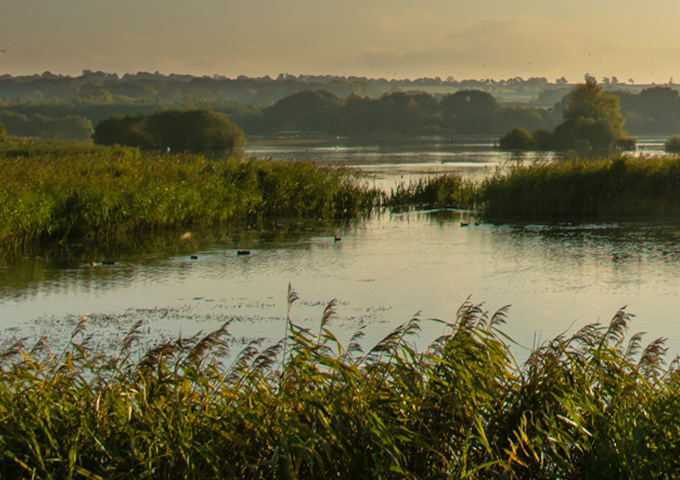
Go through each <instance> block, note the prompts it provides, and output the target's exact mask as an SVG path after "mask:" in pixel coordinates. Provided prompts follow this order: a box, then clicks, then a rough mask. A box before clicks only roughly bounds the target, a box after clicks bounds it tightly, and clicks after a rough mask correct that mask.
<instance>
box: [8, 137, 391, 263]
mask: <svg viewBox="0 0 680 480" xmlns="http://www.w3.org/2000/svg"><path fill="white" fill-rule="evenodd" d="M0 171H2V175H1V176H0V245H1V246H3V247H5V248H10V249H11V248H14V249H20V248H23V247H25V246H27V245H31V244H35V243H36V242H38V241H43V240H68V239H73V238H85V239H86V240H89V241H102V242H105V241H108V240H114V239H116V238H117V237H122V236H125V235H130V234H136V233H140V232H148V231H156V230H160V229H164V228H168V227H180V226H182V227H184V226H208V225H212V224H216V223H220V222H225V221H232V220H247V219H253V218H262V217H267V216H286V217H297V218H339V217H353V216H357V215H360V214H362V213H365V212H369V211H370V210H371V208H372V207H373V205H374V203H376V202H378V201H379V200H380V194H379V192H377V191H375V190H374V189H372V188H370V187H369V186H368V185H367V183H366V182H364V181H363V180H362V179H361V178H360V177H359V175H358V174H357V173H355V172H353V171H350V170H347V169H343V168H326V167H319V166H315V165H314V164H312V163H310V162H271V161H266V160H258V159H247V160H237V159H219V160H214V159H206V158H204V157H203V156H200V155H189V154H187V155H149V154H140V153H139V152H138V151H137V150H134V149H116V148H111V149H106V148H98V149H97V150H93V151H84V152H82V153H78V152H75V153H72V154H69V155H61V154H51V153H38V154H32V155H27V156H18V157H13V156H2V155H0Z"/></svg>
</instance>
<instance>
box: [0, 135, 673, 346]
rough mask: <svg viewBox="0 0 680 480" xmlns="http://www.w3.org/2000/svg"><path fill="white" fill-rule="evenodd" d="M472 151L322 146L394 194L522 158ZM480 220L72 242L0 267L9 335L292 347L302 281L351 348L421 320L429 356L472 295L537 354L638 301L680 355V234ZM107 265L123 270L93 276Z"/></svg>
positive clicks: (640, 318)
mask: <svg viewBox="0 0 680 480" xmlns="http://www.w3.org/2000/svg"><path fill="white" fill-rule="evenodd" d="M470 145H472V146H470V147H461V146H460V145H458V146H453V147H451V146H448V145H447V146H445V148H442V149H439V150H438V149H435V148H431V147H432V146H430V147H428V148H429V149H425V152H423V151H422V150H421V151H419V150H418V149H417V148H413V149H410V150H407V151H406V150H403V149H402V150H401V151H400V149H399V148H398V147H390V148H382V149H380V148H377V147H365V146H364V147H361V146H349V147H339V148H338V149H337V150H336V149H335V147H334V146H333V147H332V149H328V147H321V148H326V149H327V150H326V151H327V154H328V155H327V157H323V158H322V159H321V160H320V161H322V162H329V163H343V162H344V163H346V164H352V165H359V166H361V168H362V169H364V170H366V171H369V172H371V173H374V174H375V175H376V182H383V183H387V182H393V181H395V180H396V179H401V175H404V176H405V177H410V176H413V177H417V176H418V175H426V174H430V173H432V172H433V171H438V170H436V169H450V170H451V171H462V172H464V173H465V172H467V173H466V174H468V175H470V176H475V175H477V176H479V175H483V174H484V173H483V172H484V168H485V167H486V169H487V170H488V169H489V168H491V167H493V168H495V166H496V165H502V164H503V162H511V161H517V159H515V158H513V157H512V156H509V154H505V153H501V152H498V151H496V150H494V149H493V148H491V147H490V145H489V144H488V143H487V144H486V146H484V145H477V144H470ZM260 148H264V147H260ZM267 148H268V150H267V151H268V152H269V154H268V155H264V156H270V157H274V158H275V159H279V160H283V159H284V158H285V157H284V155H293V154H294V152H293V147H289V148H287V149H286V148H284V149H282V148H280V147H277V148H278V150H277V152H278V153H275V152H274V150H275V148H274V147H267ZM341 148H348V149H354V150H351V151H352V152H354V153H352V154H350V153H346V152H343V151H342V149H341ZM465 148H468V149H469V150H470V152H468V153H469V154H465ZM457 149H458V150H457ZM307 150H309V149H307ZM440 150H443V151H440ZM648 150H649V149H648ZM485 152H486V153H485ZM259 153H260V154H261V152H259ZM301 154H302V151H300V150H299V151H298V154H297V158H300V156H301ZM314 154H315V155H317V154H318V152H315V153H314ZM310 155H311V154H310ZM372 157H375V158H374V160H375V161H370V158H372ZM440 157H446V161H445V162H444V163H442V162H441V160H440ZM342 159H344V160H342ZM418 159H420V160H421V161H420V162H419V161H418ZM433 159H434V160H433ZM455 159H458V161H455ZM400 160H403V162H400ZM461 165H462V166H461ZM466 169H469V170H466ZM395 172H396V173H395ZM402 172H403V173H402ZM471 220H472V221H471ZM462 221H465V222H466V223H467V222H470V225H469V226H467V227H462V226H461V222H462ZM480 223H481V224H480V225H479V226H475V225H474V219H472V218H471V213H470V212H462V211H438V212H412V213H410V214H403V215H390V214H384V215H379V216H375V217H374V218H372V219H369V220H366V221H357V222H352V223H343V224H334V223H328V222H321V221H318V222H316V221H309V222H297V221H284V220H279V221H275V222H273V223H271V224H268V225H264V226H263V227H262V228H261V229H256V230H252V229H250V230H249V229H244V228H239V227H232V228H228V229H223V230H219V231H218V230H206V231H199V232H192V236H191V238H190V239H189V240H186V239H185V240H180V236H182V235H183V234H184V233H186V232H173V233H171V234H168V237H167V238H165V239H160V240H159V238H154V239H152V240H150V241H149V242H148V243H143V244H142V246H141V247H138V248H134V249H131V250H119V251H114V252H105V253H103V252H96V251H94V250H91V249H88V248H87V246H79V245H72V246H70V250H69V251H68V252H66V253H65V252H64V251H59V252H58V254H55V253H54V252H52V253H50V252H46V254H45V256H43V257H41V258H27V259H23V260H20V261H16V262H12V263H11V264H5V265H2V266H0V271H1V272H2V275H1V276H0V339H1V340H4V341H9V340H10V339H13V338H17V337H21V336H39V335H47V336H48V337H49V340H50V341H53V342H55V343H59V342H61V343H63V342H64V341H65V339H66V338H67V336H68V334H69V333H70V331H71V330H72V329H73V327H74V325H75V323H76V322H77V321H78V320H79V319H80V318H81V317H82V316H83V315H85V314H87V315H88V320H87V322H88V324H89V325H90V327H89V331H90V332H91V333H93V334H95V337H96V339H97V340H98V341H101V342H102V343H103V344H105V345H113V346H115V345H116V344H117V343H119V342H120V339H121V336H122V335H123V333H124V331H125V330H126V329H128V328H129V327H130V326H131V325H132V324H133V323H134V321H136V320H138V319H143V320H145V322H146V323H145V333H146V334H147V336H146V341H147V342H150V343H151V342H154V341H157V340H158V339H159V337H163V336H165V337H174V336H176V335H179V334H182V335H184V336H186V335H192V334H194V333H196V332H198V331H199V330H203V331H210V330H212V329H214V328H217V327H219V326H220V325H221V324H222V323H223V322H224V321H231V322H232V323H231V325H230V327H229V331H230V332H231V333H232V335H233V337H234V339H235V342H236V343H237V344H241V343H244V342H246V341H248V340H249V339H252V338H257V337H264V338H267V339H270V340H278V339H279V338H280V337H282V335H283V332H284V319H285V317H286V314H287V312H286V310H287V305H286V294H287V288H288V285H289V284H291V285H292V286H293V288H294V289H295V290H296V291H297V292H298V294H299V296H300V301H299V302H297V303H296V304H295V305H294V307H293V309H292V311H291V317H292V319H293V320H294V321H296V322H298V323H301V324H303V325H306V326H309V327H310V328H318V320H319V319H320V317H321V314H322V311H323V308H324V306H325V305H326V304H327V302H329V301H330V300H331V299H337V306H336V311H337V317H338V318H337V319H336V320H335V321H334V323H333V330H334V331H335V332H336V333H337V334H338V336H339V337H340V338H341V339H342V340H346V339H347V338H349V336H350V335H351V334H352V333H353V332H354V331H355V330H356V329H357V328H359V327H360V326H362V325H363V328H364V329H365V332H366V337H365V341H364V345H365V346H370V345H371V344H373V343H375V342H377V341H378V340H379V339H380V338H381V337H382V336H384V335H386V334H387V333H389V331H390V330H391V329H392V328H394V327H396V326H397V325H399V324H400V323H403V322H405V321H407V320H408V319H410V318H411V317H412V316H413V315H415V314H417V313H418V314H419V316H420V317H421V318H422V319H423V320H424V321H423V324H422V328H423V332H422V336H421V340H420V343H419V348H424V347H425V345H427V343H429V341H431V340H432V339H433V338H435V337H436V336H437V335H438V334H440V333H441V332H442V327H441V325H440V324H437V323H434V322H428V321H426V319H429V318H440V319H443V320H448V321H452V320H453V319H454V318H455V312H456V310H457V309H458V308H459V307H460V305H461V304H462V303H463V302H465V301H466V299H468V298H470V300H471V301H472V302H475V303H479V302H484V305H485V308H486V309H488V310H489V311H491V312H493V311H495V310H497V309H499V308H501V307H503V306H505V305H512V306H511V308H510V310H509V316H508V324H507V327H506V329H505V330H506V332H507V333H508V334H509V335H511V336H512V337H513V338H514V339H515V340H516V341H517V342H518V343H519V344H521V345H524V346H527V347H531V346H532V345H534V344H536V343H539V342H541V341H545V340H547V339H551V338H553V337H554V336H556V335H558V334H560V333H563V332H566V333H572V332H574V331H575V330H576V329H578V328H580V327H582V326H584V325H586V324H588V323H591V322H596V321H601V322H608V321H609V319H610V318H611V317H612V316H613V315H614V314H615V313H616V311H617V310H618V309H619V308H621V307H623V306H625V305H627V307H626V310H627V311H628V312H631V313H633V314H635V315H636V316H637V317H636V319H635V320H634V321H633V323H632V325H631V330H632V331H646V332H648V335H647V339H648V340H651V339H653V338H656V337H659V336H665V337H668V346H669V348H670V351H671V353H672V354H676V353H680V335H679V334H677V333H676V332H677V330H676V329H675V327H676V326H677V325H678V320H677V318H676V315H677V313H676V312H678V311H680V288H679V287H680V243H679V242H678V239H679V236H680V223H675V222H672V221H664V222H661V223H653V222H628V223H611V222H610V223H607V222H600V223H595V224H578V223H575V224H570V223H565V224H545V223H544V224H518V223H510V224H491V223H485V222H483V221H482V222H480ZM335 236H338V237H341V240H340V241H335V239H334V237H335ZM185 238H186V236H185ZM238 250H249V251H250V254H249V255H238V254H237V252H238ZM140 252H141V253H140ZM192 255H195V256H197V257H198V258H197V259H192V258H191V256H192ZM107 257H110V258H113V259H114V260H115V262H116V264H115V265H112V266H103V265H96V266H94V267H93V266H91V265H90V263H91V262H93V261H94V262H101V260H103V259H104V258H107ZM237 347H238V345H237ZM517 351H518V355H519V356H520V357H521V356H522V355H523V353H522V349H517Z"/></svg>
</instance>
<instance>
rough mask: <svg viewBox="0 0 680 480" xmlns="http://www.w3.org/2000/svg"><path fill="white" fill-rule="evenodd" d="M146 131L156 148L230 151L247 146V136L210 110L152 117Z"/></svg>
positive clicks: (147, 120)
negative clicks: (245, 137) (245, 144)
mask: <svg viewBox="0 0 680 480" xmlns="http://www.w3.org/2000/svg"><path fill="white" fill-rule="evenodd" d="M144 130H145V131H146V132H148V133H149V134H150V135H151V138H152V139H153V143H154V145H155V146H157V147H160V148H168V147H169V148H170V149H171V150H227V151H230V152H233V151H235V150H237V149H239V148H241V147H242V146H243V144H244V143H245V139H244V137H243V132H242V131H241V129H240V128H238V127H237V126H236V125H234V124H233V123H231V122H230V121H229V119H228V118H227V117H225V116H224V115H220V114H218V113H214V112H211V111H210V110H204V109H198V110H163V111H160V112H155V113H152V114H151V115H149V116H148V117H147V119H146V121H145V122H144Z"/></svg>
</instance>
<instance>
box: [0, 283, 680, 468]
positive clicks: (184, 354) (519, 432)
mask: <svg viewBox="0 0 680 480" xmlns="http://www.w3.org/2000/svg"><path fill="white" fill-rule="evenodd" d="M296 298H297V297H296V295H295V292H294V291H290V292H289V312H290V305H292V303H293V302H294V301H295V300H296ZM333 307H334V304H333V302H331V303H330V304H329V305H328V306H327V308H326V310H325V312H324V315H323V318H322V319H321V322H320V326H319V328H318V330H317V331H314V332H312V331H309V330H306V329H303V328H300V327H298V326H296V325H295V324H294V323H293V322H291V320H290V318H289V319H288V320H287V327H286V337H285V338H284V339H283V340H282V341H281V342H279V343H277V344H275V345H273V346H270V347H268V348H264V347H263V346H261V343H260V342H259V341H254V342H252V343H251V344H250V345H248V346H246V347H245V348H244V349H243V350H242V351H241V352H240V353H239V354H238V355H237V356H236V358H235V360H233V361H232V362H230V364H229V365H225V364H224V363H223V362H224V361H225V359H226V358H227V356H228V355H229V353H228V352H227V345H228V342H227V339H228V338H229V334H228V330H227V329H228V325H225V326H224V327H222V328H221V329H219V330H217V331H215V332H213V333H211V334H209V335H206V336H204V337H195V338H190V339H178V340H177V341H175V342H169V343H165V344H161V345H158V346H157V347H155V348H152V349H151V350H149V351H147V352H146V353H145V354H144V355H143V356H141V358H139V359H138V360H135V356H134V355H133V354H132V352H133V351H134V350H135V342H136V341H137V338H138V336H139V332H140V331H141V328H142V325H141V323H140V324H137V325H136V326H135V327H134V328H133V329H132V330H131V331H130V332H129V334H128V335H127V337H126V338H125V340H124V341H123V343H122V345H121V347H120V351H119V352H118V353H117V354H116V355H110V354H105V353H102V352H98V351H96V350H94V349H93V348H92V347H91V346H89V344H88V337H87V336H85V324H84V323H83V324H81V325H80V326H79V327H78V329H77V330H76V331H75V332H74V335H73V339H72V341H71V344H70V347H68V348H67V349H66V350H65V351H63V352H61V353H58V354H54V353H52V352H50V351H49V350H48V349H47V348H46V346H45V344H44V342H39V343H38V344H36V345H34V346H33V347H28V346H26V345H24V344H23V343H21V342H19V343H17V344H15V345H13V346H12V347H11V348H8V349H7V350H6V351H5V352H3V353H2V355H0V379H1V381H0V478H3V479H4V478H8V479H9V478H130V479H132V478H134V479H137V478H192V479H193V478H195V479H202V478H287V479H294V478H359V479H361V478H395V479H396V478H413V479H415V478H421V479H426V478H429V479H432V478H479V479H488V478H527V479H534V478H563V479H568V478H677V476H678V475H679V474H680V443H679V442H678V439H680V397H679V396H678V386H679V383H678V380H679V379H680V376H679V373H678V369H677V364H676V363H673V364H672V365H671V367H670V368H668V369H664V368H662V363H663V354H664V348H663V342H662V341H661V340H656V341H654V342H652V343H650V344H649V345H647V346H646V347H644V348H643V347H642V345H641V336H640V335H633V336H631V337H630V339H629V340H628V341H626V340H625V336H626V335H625V334H626V329H627V324H628V322H629V320H630V316H629V315H628V314H626V313H625V312H623V311H620V312H618V313H617V314H616V315H615V316H614V318H613V319H612V321H611V323H610V324H609V325H600V324H593V325H588V326H586V327H584V328H582V329H581V330H579V331H578V332H577V333H575V334H574V335H572V336H571V337H564V336H560V337H557V338H555V339H554V340H552V341H551V342H548V343H546V344H544V345H542V346H541V347H540V348H538V349H536V350H535V351H534V352H533V353H532V354H531V355H530V356H529V358H528V360H527V361H526V362H525V363H524V364H523V365H521V366H517V365H515V363H514V360H513V357H512V355H511V353H510V350H509V344H510V343H511V341H510V340H509V339H508V338H507V337H506V336H505V335H504V334H503V333H502V330H500V328H501V326H502V325H503V323H504V319H505V315H506V309H502V310H500V311H498V312H496V313H495V314H494V315H491V316H489V315H488V314H487V313H485V312H483V311H482V309H481V308H480V307H479V306H477V305H473V304H470V303H465V304H464V305H463V306H462V307H461V308H460V310H459V311H458V314H457V317H456V319H455V320H454V321H452V322H451V323H444V322H442V323H443V326H444V327H445V332H444V334H443V335H442V336H441V337H440V338H438V339H436V340H435V341H434V342H433V343H432V344H431V345H430V346H429V348H427V349H426V350H425V351H424V352H422V353H419V352H417V351H416V350H415V348H414V346H413V344H412V343H411V341H410V339H411V338H412V336H413V335H415V334H417V332H418V330H419V324H420V321H419V320H418V319H417V318H414V319H412V320H410V321H409V322H407V323H406V324H404V325H402V326H400V327H399V328H397V329H395V330H394V331H393V332H391V333H389V334H388V335H387V336H386V337H385V338H384V339H383V340H382V341H380V342H379V343H378V344H377V345H375V346H374V347H373V348H371V349H370V350H367V351H363V350H362V349H361V347H360V346H359V340H360V338H361V332H360V331H359V332H357V333H356V334H355V335H354V336H353V337H352V339H351V341H350V343H349V345H347V346H343V345H341V344H340V343H339V342H338V341H337V339H336V338H335V336H334V335H333V333H332V332H331V330H329V323H330V322H331V321H332V318H333V316H334V311H333Z"/></svg>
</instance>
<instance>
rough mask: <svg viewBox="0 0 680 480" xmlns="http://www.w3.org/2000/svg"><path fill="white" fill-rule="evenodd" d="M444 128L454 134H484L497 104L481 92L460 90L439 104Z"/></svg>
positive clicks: (493, 99) (489, 95)
mask: <svg viewBox="0 0 680 480" xmlns="http://www.w3.org/2000/svg"><path fill="white" fill-rule="evenodd" d="M439 108H440V111H441V115H442V122H443V126H444V127H445V128H448V129H451V130H453V131H454V132H455V133H484V132H486V131H488V127H489V125H492V123H493V115H494V113H495V112H496V110H497V109H498V102H497V101H496V99H495V98H494V97H493V95H491V94H490V93H487V92H483V91H481V90H460V91H458V92H456V93H454V94H451V95H446V96H445V97H444V98H442V100H441V102H440V103H439Z"/></svg>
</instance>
